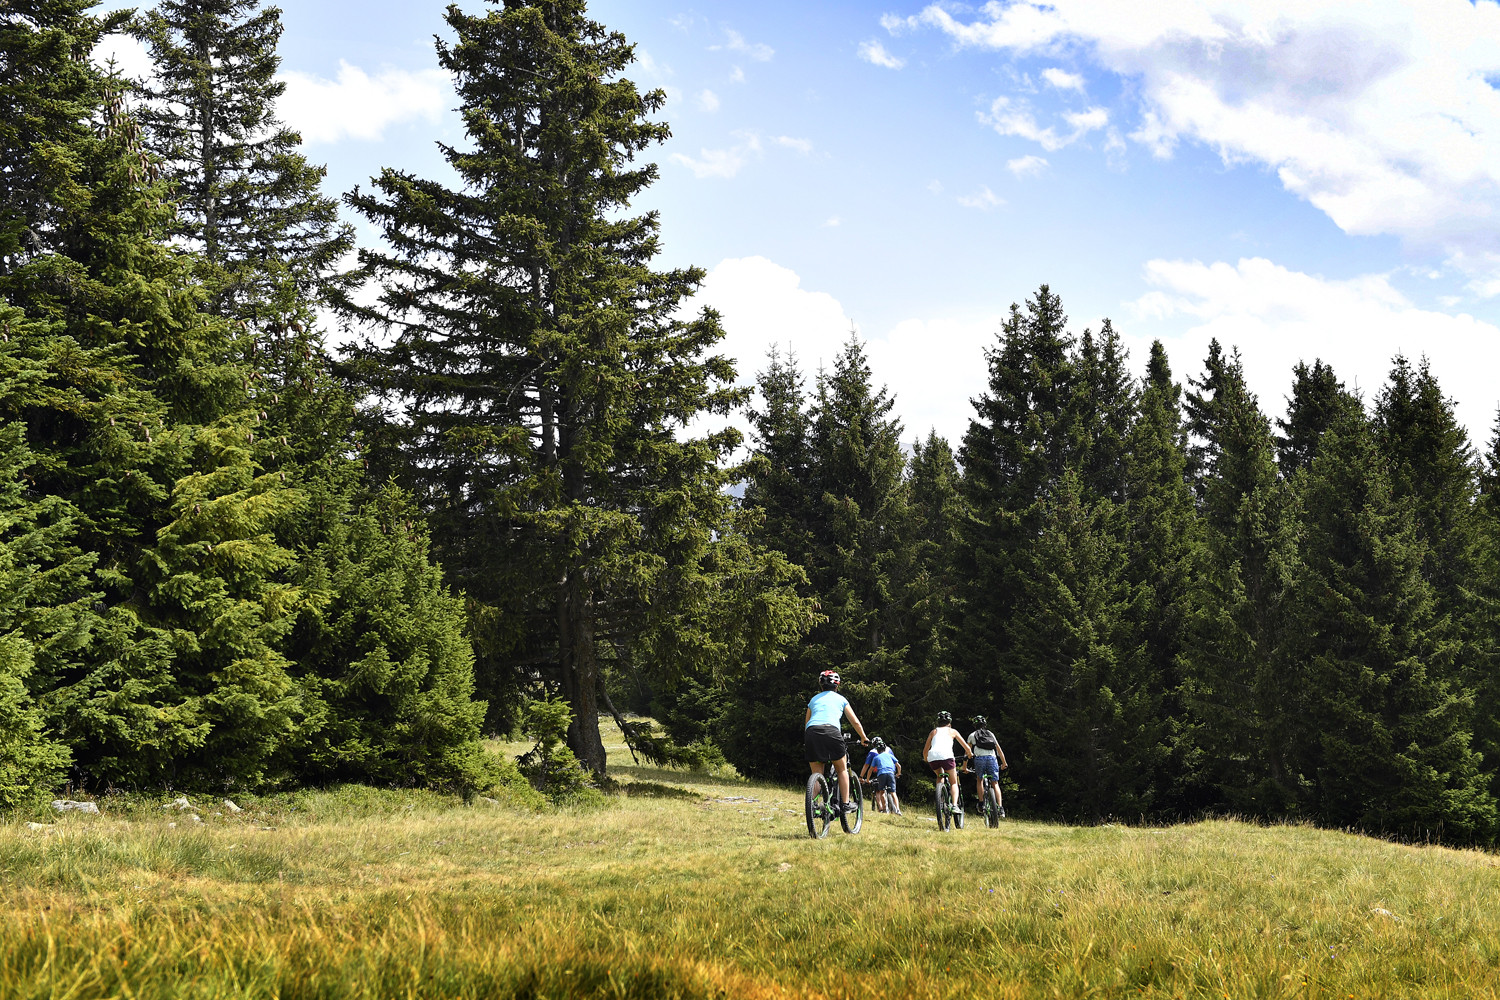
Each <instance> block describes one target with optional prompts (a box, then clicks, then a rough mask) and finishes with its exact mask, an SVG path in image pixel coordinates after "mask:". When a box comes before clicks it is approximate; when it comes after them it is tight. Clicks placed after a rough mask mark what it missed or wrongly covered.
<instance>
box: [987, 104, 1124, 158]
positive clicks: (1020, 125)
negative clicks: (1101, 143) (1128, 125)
mask: <svg viewBox="0 0 1500 1000" xmlns="http://www.w3.org/2000/svg"><path fill="white" fill-rule="evenodd" d="M977 117H978V118H979V121H980V122H981V123H983V124H985V125H988V126H989V127H990V128H992V129H994V130H995V131H996V132H999V133H1000V134H1001V135H1010V136H1015V137H1016V138H1018V139H1027V140H1029V141H1031V142H1035V143H1037V144H1038V145H1040V146H1041V147H1042V148H1043V149H1045V150H1046V151H1047V152H1049V153H1052V152H1056V151H1057V150H1059V149H1062V148H1063V147H1064V146H1067V145H1071V144H1072V143H1075V142H1077V141H1078V140H1079V139H1081V138H1083V137H1084V136H1085V135H1087V134H1088V133H1090V132H1093V131H1095V130H1097V129H1101V128H1103V127H1104V126H1105V125H1107V124H1108V123H1109V112H1108V111H1106V110H1105V109H1104V108H1089V109H1088V110H1087V111H1070V112H1068V113H1066V114H1064V115H1063V116H1062V118H1063V121H1065V122H1067V124H1068V125H1069V127H1070V128H1071V129H1072V131H1071V132H1069V133H1068V134H1067V135H1058V133H1057V130H1056V129H1054V128H1053V127H1052V126H1051V125H1048V126H1047V127H1046V128H1043V127H1042V126H1040V125H1038V124H1037V121H1036V116H1035V115H1034V114H1033V113H1032V110H1031V106H1030V105H1029V104H1027V103H1026V102H1025V101H1023V100H1017V99H1016V98H1013V97H1005V96H1000V97H997V98H995V100H994V101H993V102H991V104H990V110H989V111H988V112H984V111H980V112H977Z"/></svg>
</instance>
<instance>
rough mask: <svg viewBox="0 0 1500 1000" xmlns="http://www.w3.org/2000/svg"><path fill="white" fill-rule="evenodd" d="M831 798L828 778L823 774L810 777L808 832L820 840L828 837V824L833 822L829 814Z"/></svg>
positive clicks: (808, 783) (808, 787)
mask: <svg viewBox="0 0 1500 1000" xmlns="http://www.w3.org/2000/svg"><path fill="white" fill-rule="evenodd" d="M830 798H831V797H830V796H829V794H828V778H827V777H826V776H824V775H821V774H813V775H809V776H808V778H807V832H808V834H809V835H810V836H812V837H814V838H816V839H818V840H821V839H823V838H824V837H826V836H828V824H829V823H830V822H832V820H833V817H832V816H831V815H830V814H829V813H830V809H829V806H830V804H831V803H830Z"/></svg>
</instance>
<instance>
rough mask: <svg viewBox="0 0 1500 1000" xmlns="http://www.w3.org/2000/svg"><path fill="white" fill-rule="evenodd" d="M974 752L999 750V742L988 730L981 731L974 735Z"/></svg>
mask: <svg viewBox="0 0 1500 1000" xmlns="http://www.w3.org/2000/svg"><path fill="white" fill-rule="evenodd" d="M974 749H975V750H999V749H1000V741H999V740H997V739H995V734H994V733H992V732H990V731H989V730H988V729H981V730H980V731H979V732H977V733H975V734H974Z"/></svg>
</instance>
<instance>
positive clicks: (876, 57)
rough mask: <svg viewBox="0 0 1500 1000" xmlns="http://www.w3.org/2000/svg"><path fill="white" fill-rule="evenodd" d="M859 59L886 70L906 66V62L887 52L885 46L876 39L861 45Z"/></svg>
mask: <svg viewBox="0 0 1500 1000" xmlns="http://www.w3.org/2000/svg"><path fill="white" fill-rule="evenodd" d="M859 57H860V58H861V59H863V60H864V61H865V62H867V63H874V64H875V65H876V66H884V67H885V68H886V69H900V68H901V67H902V66H905V65H906V60H905V59H902V58H900V57H898V56H893V55H891V54H890V53H889V52H887V51H886V50H885V46H884V45H881V44H880V42H879V41H878V40H876V39H874V38H872V39H870V40H869V41H868V42H861V43H860V45H859Z"/></svg>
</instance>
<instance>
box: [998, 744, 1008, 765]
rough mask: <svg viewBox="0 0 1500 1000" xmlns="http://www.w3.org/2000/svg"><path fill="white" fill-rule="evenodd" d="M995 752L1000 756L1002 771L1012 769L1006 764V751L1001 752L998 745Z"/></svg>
mask: <svg viewBox="0 0 1500 1000" xmlns="http://www.w3.org/2000/svg"><path fill="white" fill-rule="evenodd" d="M995 752H996V753H997V754H999V755H1000V770H1002V771H1003V770H1005V769H1006V768H1007V767H1010V765H1009V764H1007V763H1006V762H1005V751H1004V750H1001V749H1000V747H999V746H998V745H997V746H996V747H995Z"/></svg>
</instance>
